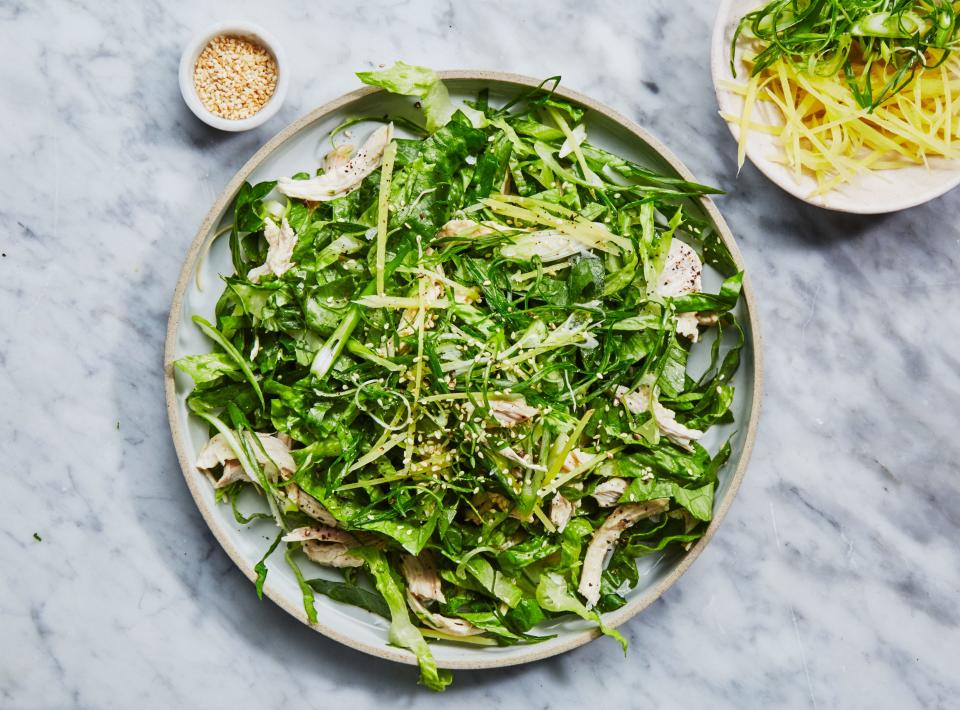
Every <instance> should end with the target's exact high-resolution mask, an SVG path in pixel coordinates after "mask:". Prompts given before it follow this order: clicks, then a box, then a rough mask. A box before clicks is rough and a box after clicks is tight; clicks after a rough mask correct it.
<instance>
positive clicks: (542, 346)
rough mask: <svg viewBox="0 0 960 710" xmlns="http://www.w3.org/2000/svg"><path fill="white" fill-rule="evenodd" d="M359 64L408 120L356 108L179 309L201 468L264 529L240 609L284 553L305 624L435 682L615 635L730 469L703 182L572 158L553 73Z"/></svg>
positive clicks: (728, 295)
mask: <svg viewBox="0 0 960 710" xmlns="http://www.w3.org/2000/svg"><path fill="white" fill-rule="evenodd" d="M359 76H360V78H361V79H362V80H363V81H364V82H365V83H368V84H373V85H376V86H380V87H383V88H385V89H387V90H388V91H392V92H395V93H400V94H405V95H410V96H415V97H416V98H417V99H419V101H420V102H421V103H420V105H421V107H422V109H423V113H424V117H425V126H420V125H418V124H416V123H414V122H411V121H409V120H404V119H400V118H395V119H393V120H392V121H391V120H389V119H383V120H381V119H357V120H355V121H350V122H348V123H347V124H345V125H343V126H341V127H340V128H338V129H337V130H336V131H335V132H334V135H333V136H332V139H331V143H332V145H333V146H334V147H333V148H332V149H331V150H330V152H329V154H328V155H327V156H326V158H325V160H324V161H323V165H322V166H321V167H320V168H319V169H318V168H317V166H316V165H310V164H307V165H305V166H304V167H305V168H309V172H303V173H299V174H297V175H294V176H292V177H290V178H281V179H279V180H278V181H276V182H273V181H271V182H265V183H260V184H257V185H250V184H246V185H244V186H243V188H242V189H241V190H240V191H239V194H238V196H237V198H236V203H235V206H234V210H233V221H232V223H231V225H230V226H229V231H230V237H229V239H230V249H231V255H232V259H233V266H234V268H235V271H236V273H235V274H233V275H230V276H225V277H223V282H224V290H223V294H222V295H221V296H220V299H219V301H218V303H217V306H216V311H215V317H214V318H213V319H212V322H208V321H207V320H205V319H204V318H201V317H200V316H195V317H194V319H193V320H194V322H195V323H196V324H197V326H198V327H199V328H200V329H201V330H202V332H203V333H204V334H205V335H206V336H208V337H209V339H210V340H211V341H212V345H213V352H210V353H207V354H197V355H190V356H187V357H183V358H181V359H180V360H178V361H177V362H176V363H175V364H176V366H177V367H178V368H179V369H180V370H182V371H183V372H185V373H187V374H188V375H190V376H191V377H192V378H193V381H194V383H195V386H194V388H193V390H192V392H191V393H190V394H189V396H188V398H187V403H188V405H189V407H190V410H191V411H192V412H193V413H194V414H195V415H196V416H197V417H199V418H201V419H202V420H205V421H206V423H208V424H209V427H210V428H209V431H210V440H209V442H208V443H207V444H206V446H205V447H204V448H203V450H202V451H201V452H200V454H199V457H198V459H197V461H196V467H197V468H198V469H199V470H200V471H202V472H203V473H205V474H206V475H207V476H209V478H210V480H211V482H212V485H213V486H214V488H215V491H216V497H217V500H218V501H221V502H223V503H225V504H231V505H232V506H233V511H234V514H235V516H236V519H237V521H238V523H239V524H248V523H250V522H251V521H252V520H254V519H258V518H267V519H272V520H273V521H275V523H276V526H277V533H276V538H275V540H274V541H273V543H272V544H271V545H270V546H269V547H268V548H267V549H265V551H264V556H263V559H262V560H261V561H260V562H259V564H258V565H257V567H256V570H257V573H258V578H257V583H256V587H257V592H258V594H262V589H263V584H264V581H265V579H266V577H267V574H268V570H269V569H270V567H271V566H273V565H274V564H276V563H275V561H274V560H275V559H276V555H275V554H274V553H277V552H279V551H282V552H283V555H284V556H285V558H286V563H287V564H288V565H289V566H290V568H291V569H292V571H293V573H294V575H295V576H296V579H297V580H298V581H299V584H300V587H301V589H302V591H303V603H304V608H305V611H306V615H307V617H308V618H309V620H310V621H311V622H316V621H317V612H316V609H315V595H316V594H324V595H327V596H328V597H330V598H332V599H334V600H336V601H338V602H343V603H347V604H353V605H356V606H358V607H361V608H363V609H365V610H367V611H369V612H371V613H373V614H378V615H380V616H383V617H384V618H385V619H387V620H388V622H389V640H390V643H391V644H393V645H395V646H398V647H402V648H406V649H409V650H410V651H411V652H413V653H414V654H415V655H416V656H417V659H418V661H419V664H420V679H421V682H422V683H424V684H425V685H426V686H428V687H429V688H432V689H434V690H442V689H443V688H444V687H445V686H446V685H447V684H448V683H449V682H450V674H449V673H448V672H446V671H443V670H440V669H438V668H437V665H436V662H435V660H434V657H433V654H432V652H431V646H430V643H431V642H435V641H437V640H440V641H443V642H453V643H466V644H476V645H511V644H529V643H538V642H542V641H544V640H546V639H549V638H553V635H552V634H551V624H550V622H551V620H553V619H555V618H558V617H567V616H569V615H577V616H580V617H582V618H584V619H587V620H589V621H591V622H592V623H595V624H596V625H597V627H598V628H599V629H600V630H601V631H602V632H603V633H604V634H607V635H609V636H612V637H614V638H615V639H617V640H618V641H619V642H620V643H621V644H623V646H624V649H626V641H625V640H624V639H623V637H622V636H621V635H620V634H619V633H618V632H617V631H615V630H614V629H611V628H608V627H607V626H606V625H605V624H604V622H603V612H609V611H612V610H614V609H617V608H618V607H620V606H622V605H624V604H625V603H626V598H625V595H626V593H627V592H628V590H629V589H631V588H632V587H634V586H636V585H637V583H638V571H637V565H636V558H637V557H640V556H642V555H647V554H650V553H653V552H656V551H660V550H663V549H665V548H668V547H675V548H678V549H683V548H686V547H689V546H690V545H691V544H692V543H693V542H694V541H695V540H697V539H698V538H699V537H700V536H702V534H703V532H704V530H705V529H706V526H707V524H708V522H709V521H710V519H711V516H712V511H713V498H714V489H715V486H716V484H717V477H718V471H719V469H720V468H721V466H722V465H723V464H724V462H725V461H726V459H727V457H728V456H729V453H730V447H729V444H728V443H727V444H723V445H721V446H719V447H717V451H715V452H713V453H711V452H709V451H708V450H707V449H706V448H704V447H703V446H702V445H701V444H700V443H698V442H699V440H700V439H701V438H702V437H703V436H704V434H705V432H707V431H708V430H709V429H710V428H711V427H712V426H714V425H716V424H718V423H728V422H730V421H732V414H731V410H730V407H731V403H732V401H733V396H734V390H733V387H732V385H731V383H730V380H731V376H732V375H733V373H734V372H735V371H736V369H737V366H738V364H739V354H740V349H741V347H742V345H743V332H742V330H741V329H740V326H739V325H738V323H737V320H736V318H735V317H734V315H733V313H732V312H731V310H732V309H733V308H734V306H735V305H736V303H737V301H738V299H739V295H740V286H741V281H742V276H743V275H742V272H738V271H737V269H736V267H735V265H734V262H733V260H732V258H731V256H730V254H729V252H728V251H727V249H726V247H725V246H724V244H723V242H722V240H721V239H720V237H719V235H718V234H717V232H716V230H715V228H714V227H713V226H712V224H711V223H710V222H709V221H707V220H705V219H704V218H703V217H702V216H700V212H699V211H698V210H697V209H695V208H694V207H693V204H694V201H695V198H696V197H698V196H700V195H703V194H706V193H710V192H715V191H714V190H712V189H711V188H708V187H704V186H702V185H697V184H693V183H689V182H686V181H683V180H681V179H677V178H673V177H667V176H664V175H661V174H659V173H657V172H655V171H651V170H650V169H648V168H645V167H642V166H640V165H638V164H636V163H634V162H631V161H629V160H626V159H624V158H621V157H619V156H617V155H614V154H611V153H609V152H606V151H605V150H603V149H601V148H599V147H597V146H595V145H593V144H592V143H590V141H589V137H588V136H587V132H586V129H585V123H584V118H585V116H584V114H585V111H584V109H582V108H580V107H579V106H576V105H573V104H571V103H568V102H566V101H564V100H561V99H560V98H558V97H557V96H556V95H554V93H553V92H552V90H549V89H548V88H546V83H545V85H543V86H541V88H539V89H537V90H533V91H530V92H529V93H528V94H527V95H525V96H523V97H521V98H520V99H518V100H516V101H514V102H512V103H511V104H510V105H507V106H503V107H500V108H496V107H494V106H493V105H492V104H490V103H489V101H488V96H487V92H486V91H483V92H480V94H479V95H478V97H477V98H476V100H475V101H470V102H465V104H464V105H463V106H460V107H455V106H454V104H453V102H452V101H451V99H450V97H449V94H448V92H447V89H446V88H445V87H444V85H443V83H442V82H440V81H439V80H438V78H437V75H436V74H435V73H434V72H432V71H430V70H429V69H425V68H421V67H412V66H408V65H405V64H402V63H399V64H397V65H396V66H394V67H392V68H389V69H385V70H383V71H377V72H371V73H363V74H360V75H359ZM554 86H555V84H554ZM375 121H379V122H380V124H381V125H379V127H375V128H374V129H373V130H371V129H370V126H371V125H373V126H376V125H377V124H376V123H374V122H375ZM354 131H355V132H356V133H357V134H358V136H359V137H360V139H361V140H359V141H358V145H357V146H353V145H352V144H351V143H350V136H351V135H352V132H354ZM402 135H407V136H411V137H401V136H402ZM692 198H693V199H692ZM703 260H706V261H708V262H709V263H710V264H711V266H713V267H714V268H715V269H716V270H717V271H719V272H720V273H721V274H723V275H724V277H725V278H726V280H725V281H724V282H723V284H722V286H721V287H720V289H719V292H718V293H715V294H712V293H703V292H702V283H701V275H702V271H703ZM731 335H732V336H733V337H730V336H731ZM694 348H704V349H706V352H708V353H709V355H710V358H709V359H710V363H709V366H708V367H707V368H706V371H705V372H703V373H702V374H699V375H697V376H696V377H694V376H692V375H691V374H689V373H688V368H687V360H688V356H689V354H690V352H691V350H692V349H694ZM250 492H255V493H256V494H257V495H258V496H259V497H258V498H257V499H259V500H262V501H263V503H262V507H261V508H260V509H259V510H258V511H257V512H251V511H249V510H247V511H241V509H240V508H241V507H244V508H247V507H249V506H250V505H251V501H250V500H249V498H250ZM241 496H242V497H241ZM238 499H239V500H238ZM314 564H319V565H323V566H325V567H331V568H338V569H339V570H341V572H342V576H339V578H338V580H337V581H331V580H330V579H329V578H328V577H329V575H327V577H318V576H317V574H316V573H317V572H318V570H317V568H316V567H315V566H314Z"/></svg>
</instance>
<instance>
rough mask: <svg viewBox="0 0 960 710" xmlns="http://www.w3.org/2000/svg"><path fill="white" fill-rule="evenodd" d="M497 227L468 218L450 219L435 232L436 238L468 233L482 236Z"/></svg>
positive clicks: (494, 230)
mask: <svg viewBox="0 0 960 710" xmlns="http://www.w3.org/2000/svg"><path fill="white" fill-rule="evenodd" d="M496 231H500V230H498V229H494V228H493V227H491V226H490V225H488V224H484V223H481V222H474V221H473V220H469V219H451V220H450V221H449V222H447V223H446V224H445V225H443V226H442V227H440V230H439V231H438V232H437V238H438V239H440V238H442V237H459V236H466V235H469V236H471V237H482V236H485V235H487V234H493V233H494V232H496Z"/></svg>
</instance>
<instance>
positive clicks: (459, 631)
mask: <svg viewBox="0 0 960 710" xmlns="http://www.w3.org/2000/svg"><path fill="white" fill-rule="evenodd" d="M407 603H408V604H409V605H410V608H411V609H413V611H414V613H415V614H416V615H417V616H418V617H420V619H422V620H423V623H425V624H427V625H428V626H430V627H432V628H434V629H436V630H437V631H443V632H445V633H448V634H451V635H453V636H476V635H477V634H482V633H483V629H478V628H477V627H476V626H474V625H473V624H471V623H470V622H469V621H467V620H465V619H453V618H451V617H449V616H443V615H441V614H434V613H433V612H432V611H430V610H428V609H427V608H426V607H425V606H424V605H423V604H421V603H420V600H419V599H418V598H417V597H416V595H414V594H411V593H410V590H409V589H408V590H407Z"/></svg>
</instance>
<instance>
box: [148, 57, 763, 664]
mask: <svg viewBox="0 0 960 710" xmlns="http://www.w3.org/2000/svg"><path fill="white" fill-rule="evenodd" d="M437 73H438V74H439V75H440V78H441V79H443V80H449V81H477V82H493V83H499V84H512V85H515V86H517V87H521V88H524V89H528V88H534V87H537V86H539V85H540V84H541V83H542V81H541V80H539V79H535V78H533V77H530V76H526V75H523V74H514V73H509V72H500V71H488V70H471V69H457V70H446V71H440V72H437ZM375 93H384V94H385V93H386V92H385V91H384V90H383V89H379V88H376V87H361V88H359V89H355V90H354V91H351V92H349V93H346V94H343V95H342V96H339V97H338V98H336V99H333V100H332V101H329V102H327V103H325V104H323V105H321V106H319V107H318V108H315V109H313V110H312V111H309V112H308V113H307V114H305V115H303V116H301V117H300V118H298V119H296V120H295V121H293V122H292V123H290V124H289V125H287V126H286V127H285V128H283V129H281V130H280V131H279V132H278V133H277V134H276V135H274V136H273V138H271V139H270V140H268V141H267V142H266V143H265V144H264V145H263V146H262V147H261V148H260V149H259V150H257V151H256V153H254V154H253V156H252V157H251V158H250V159H249V160H248V161H247V162H246V163H245V164H244V165H243V166H242V167H241V168H240V169H239V170H238V171H237V173H236V174H234V176H233V177H232V178H231V179H230V180H229V182H227V184H226V186H225V187H224V188H223V190H222V191H221V192H220V194H219V195H218V197H217V199H216V201H215V202H214V204H213V206H212V207H211V208H210V210H209V211H208V212H207V214H206V216H205V217H204V219H203V221H202V223H201V225H200V228H199V230H198V231H197V233H196V235H195V236H194V238H193V241H192V242H191V244H190V247H189V248H188V249H187V252H186V255H185V257H184V261H183V266H182V267H181V269H180V274H179V277H178V279H177V284H176V286H175V288H174V292H173V299H172V302H171V306H170V314H169V316H168V318H167V332H166V338H165V343H164V353H163V376H164V394H165V399H166V409H167V421H168V424H169V426H170V434H171V438H172V439H173V444H174V448H175V450H176V453H177V460H178V462H179V464H180V470H181V473H182V474H183V477H184V479H185V481H186V483H187V488H188V489H189V490H190V495H191V497H192V498H193V500H194V503H195V504H196V506H197V508H198V510H199V511H200V514H201V515H202V516H203V519H204V522H205V523H206V525H207V527H208V528H209V530H210V532H211V533H212V534H213V536H214V537H215V538H216V540H217V542H218V543H219V544H220V546H221V547H222V548H223V550H224V552H226V553H227V556H228V557H229V558H230V559H231V560H232V562H233V563H234V564H235V565H236V566H237V568H238V569H239V570H240V571H241V572H242V573H243V574H244V575H245V576H246V577H247V578H248V579H249V580H250V581H251V582H252V581H254V580H255V579H256V573H255V572H254V569H253V568H254V563H253V562H251V561H249V560H247V559H246V558H245V557H244V556H243V555H242V554H241V553H240V551H239V550H238V549H237V548H236V547H235V546H234V544H233V543H232V542H231V540H230V539H229V536H228V533H227V531H226V529H225V528H221V526H220V523H219V521H218V520H217V516H216V514H215V512H214V510H213V508H212V507H211V506H210V505H208V503H207V501H206V500H205V498H204V496H203V495H202V493H203V492H202V491H201V489H200V483H201V481H205V480H206V479H204V478H203V477H202V476H199V475H197V470H196V469H195V467H194V466H193V462H192V461H190V460H189V459H188V458H187V449H186V443H185V442H186V433H185V432H184V431H183V429H182V428H181V427H180V422H179V418H178V412H177V396H176V383H175V379H174V373H173V360H174V354H175V350H176V341H177V334H178V332H179V330H180V327H181V324H182V322H183V318H182V312H183V300H184V296H185V294H186V292H187V288H188V286H189V284H190V283H191V281H192V280H193V272H194V269H195V267H196V265H197V261H198V260H199V258H200V255H201V253H202V252H203V249H204V247H205V245H206V242H207V239H208V237H209V236H210V233H211V230H212V229H213V228H214V227H215V223H216V221H217V220H218V219H219V218H220V215H221V213H222V212H223V210H224V209H225V208H226V207H227V206H228V205H229V203H230V202H231V201H232V200H233V199H234V197H235V195H236V192H237V190H239V188H240V186H241V185H242V184H243V182H244V181H245V180H246V179H247V177H248V176H249V175H250V173H251V172H253V171H254V170H255V169H256V168H257V167H259V166H260V164H261V163H263V162H264V161H265V160H266V159H267V158H268V157H269V156H270V155H272V154H273V152H274V151H276V150H277V149H279V148H280V147H281V146H283V144H284V143H286V141H287V140H288V139H290V138H292V137H293V136H295V135H296V134H298V133H299V132H300V131H301V130H302V129H304V128H306V127H307V126H309V125H310V124H312V123H314V122H316V121H319V120H322V119H323V118H324V117H325V116H326V115H328V114H330V113H332V112H334V111H337V110H338V109H340V108H343V107H344V106H347V105H349V104H351V103H353V102H355V101H357V100H359V99H361V98H364V97H367V96H369V95H371V94H375ZM555 93H556V94H557V95H558V96H560V97H561V98H564V99H568V100H570V101H574V102H576V103H579V104H580V105H582V106H584V107H585V108H587V109H589V110H590V111H593V112H595V113H597V114H600V115H602V116H604V117H605V118H606V119H608V120H610V121H612V122H614V123H616V124H617V125H618V126H619V127H621V128H624V129H626V131H627V132H628V133H630V134H631V136H632V137H633V138H635V139H637V140H639V141H642V142H644V143H646V144H647V145H648V146H649V147H650V148H651V149H652V150H653V151H655V152H656V153H657V154H659V155H660V157H661V158H663V159H664V160H665V161H666V162H667V163H669V164H670V166H671V167H672V168H673V169H674V170H676V171H677V172H678V173H679V174H680V175H681V176H682V177H683V178H684V179H686V180H689V181H695V177H694V175H693V173H692V172H691V171H690V170H688V169H687V167H686V166H685V165H684V164H683V163H682V162H680V160H679V159H678V158H677V157H676V156H675V155H674V154H673V153H672V152H671V151H670V150H669V149H668V148H667V147H666V146H665V145H664V144H663V143H661V142H660V140H659V139H657V138H656V137H654V136H653V135H651V134H650V133H649V132H647V130H646V129H644V128H642V127H641V126H640V125H639V124H637V123H636V122H635V121H633V120H631V119H629V118H627V117H626V116H623V115H622V114H620V113H619V112H617V111H615V110H613V109H611V108H610V107H608V106H606V105H604V104H601V103H599V102H597V101H595V100H594V99H591V98H590V97H588V96H586V95H584V94H581V93H579V92H577V91H573V90H570V89H567V88H565V87H558V88H557V90H556V91H555ZM699 203H700V206H701V207H702V208H703V209H704V211H705V212H706V213H707V215H708V216H709V217H710V219H711V220H712V221H713V223H714V224H715V225H716V227H717V230H718V232H719V234H720V237H721V239H722V240H723V242H724V244H725V245H726V246H727V248H728V249H729V250H730V253H731V255H732V257H733V260H734V263H735V264H736V265H737V268H738V269H740V270H743V271H744V280H743V288H742V294H743V298H744V302H745V305H746V312H747V316H748V317H747V321H748V323H749V326H750V347H751V352H752V354H753V369H754V375H753V396H752V401H751V403H750V417H749V421H748V422H747V427H746V434H745V438H744V443H743V450H742V453H741V456H740V459H739V461H738V462H737V466H736V469H735V470H734V472H733V475H732V477H731V480H730V486H729V488H728V490H727V493H726V495H725V496H724V498H723V499H722V500H721V501H719V503H718V504H717V507H716V510H715V511H714V516H713V519H712V520H711V522H710V525H709V526H708V527H707V530H706V531H705V532H704V535H703V537H701V538H700V539H699V540H697V542H696V543H694V545H693V547H691V548H690V550H688V551H687V552H686V553H685V554H684V556H683V558H682V559H681V560H680V561H679V562H678V563H677V566H676V567H675V568H674V569H673V570H672V571H671V572H670V574H669V575H667V576H666V577H665V578H664V579H663V580H661V581H660V582H659V583H658V584H656V585H654V586H653V587H651V588H650V589H648V590H647V591H646V593H644V594H643V595H641V596H639V597H637V598H636V599H634V600H631V601H630V602H629V603H627V604H625V605H624V606H623V607H621V608H620V609H617V610H615V611H612V612H608V613H606V614H604V623H606V624H607V625H608V626H611V627H616V626H619V625H621V624H623V623H624V622H626V621H628V620H629V619H631V618H633V617H634V616H636V615H637V614H639V613H640V612H641V611H643V610H644V609H646V608H647V607H648V606H650V605H651V604H652V603H653V602H655V601H656V600H657V599H659V598H660V597H661V596H662V595H663V594H664V592H666V591H667V589H669V588H670V587H672V586H673V585H674V583H676V581H677V580H678V579H679V578H680V577H681V576H682V575H683V573H684V572H686V571H687V570H688V569H689V568H690V566H691V565H692V564H693V562H694V561H695V560H696V559H697V558H698V557H699V556H700V554H701V553H702V551H703V549H704V548H705V547H706V545H707V544H708V543H709V542H710V540H711V539H712V538H713V536H714V534H715V533H716V531H717V529H718V528H719V526H720V524H721V523H722V522H723V519H724V518H725V517H726V515H727V512H728V511H729V509H730V507H731V506H732V504H733V500H734V499H735V498H736V496H737V492H738V490H739V488H740V484H741V483H742V481H743V477H744V475H745V473H746V469H747V465H748V464H749V461H750V456H751V453H752V451H753V446H754V441H755V439H756V434H757V426H758V422H759V419H760V409H761V400H762V392H763V380H764V375H763V349H762V336H761V333H760V325H759V319H758V314H759V311H758V309H757V306H756V302H755V299H754V294H753V288H752V286H751V282H750V276H749V274H748V273H747V272H746V270H745V267H744V263H743V257H742V255H741V253H740V249H739V247H738V246H737V243H736V241H735V239H734V237H733V233H732V232H731V231H730V228H729V226H728V225H727V223H726V221H725V220H724V219H723V217H722V215H721V214H720V211H719V210H718V209H717V207H716V205H715V204H714V203H713V200H711V199H710V198H709V197H707V196H703V197H701V198H700V199H699ZM264 593H265V595H266V596H267V597H268V598H269V599H270V600H271V601H273V603H275V604H276V605H277V606H279V607H280V608H281V609H283V610H284V611H286V612H287V613H288V614H290V615H291V616H293V617H294V618H296V619H298V620H299V621H300V622H302V623H304V624H306V625H307V626H308V627H309V628H311V629H313V630H314V631H317V632H319V633H321V634H323V635H324V636H326V637H327V638H330V639H332V640H334V641H337V642H339V643H342V644H344V645H345V646H349V647H350V648H353V649H355V650H358V651H362V652H364V653H367V654H370V655H372V656H377V657H380V658H384V659H387V660H391V661H396V662H400V663H405V664H408V665H416V663H417V661H416V657H415V656H414V655H413V654H412V653H410V652H409V651H406V650H402V649H398V648H394V647H392V646H388V645H387V644H386V643H384V644H382V645H375V644H369V643H366V642H363V641H357V640H356V639H354V638H353V637H351V636H350V635H349V634H346V633H344V632H342V631H339V630H337V629H336V628H334V627H331V626H329V625H327V624H326V623H325V622H324V621H323V619H318V621H317V623H316V624H311V623H309V621H308V619H307V616H306V613H305V612H304V610H303V606H302V604H297V603H295V602H292V601H291V600H289V599H287V598H285V597H284V596H283V595H282V594H279V593H274V589H273V587H272V585H270V584H269V582H268V584H267V585H265V587H264ZM599 635H600V632H599V631H598V630H596V629H586V630H582V631H576V632H571V633H569V635H567V636H566V637H565V638H563V639H562V640H561V641H560V642H555V643H552V644H550V645H547V644H536V645H532V646H530V647H528V648H529V650H528V651H527V652H526V653H524V654H521V655H519V656H516V657H510V658H503V657H499V656H487V657H484V655H483V654H482V652H479V653H477V656H476V659H473V658H470V659H453V660H450V661H446V662H438V665H440V666H441V667H443V668H450V669H483V668H498V667H507V666H516V665H521V664H525V663H530V662H533V661H538V660H541V659H544V658H549V657H551V656H555V655H558V654H561V653H565V652H567V651H570V650H572V649H574V648H577V647H578V646H582V645H583V644H585V643H587V642H589V641H591V640H593V639H595V638H597V637H598V636H599Z"/></svg>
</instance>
